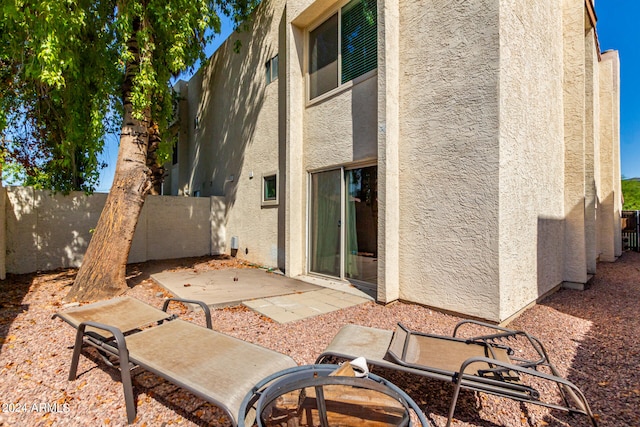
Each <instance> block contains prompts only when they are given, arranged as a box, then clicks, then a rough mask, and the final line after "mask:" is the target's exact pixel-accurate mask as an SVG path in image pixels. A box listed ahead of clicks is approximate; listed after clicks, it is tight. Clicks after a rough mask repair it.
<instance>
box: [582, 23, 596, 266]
mask: <svg viewBox="0 0 640 427" xmlns="http://www.w3.org/2000/svg"><path fill="white" fill-rule="evenodd" d="M598 53H599V52H598V51H597V46H596V38H595V29H594V28H593V27H590V28H589V29H588V31H587V33H586V35H585V72H586V73H585V77H586V79H585V144H584V145H585V149H584V152H585V177H584V180H585V225H584V228H585V247H586V250H585V253H586V263H587V273H589V274H595V273H596V267H597V259H598V235H597V229H598V228H597V218H598V209H599V208H598V204H599V202H598V193H597V191H598V186H597V182H598V181H599V179H600V172H599V168H598V167H596V166H597V165H599V162H600V152H599V151H600V141H599V138H600V135H599V132H600V131H599V129H600V123H599V119H598V117H599V114H600V97H599V91H600V84H599V75H598V69H599V66H598Z"/></svg>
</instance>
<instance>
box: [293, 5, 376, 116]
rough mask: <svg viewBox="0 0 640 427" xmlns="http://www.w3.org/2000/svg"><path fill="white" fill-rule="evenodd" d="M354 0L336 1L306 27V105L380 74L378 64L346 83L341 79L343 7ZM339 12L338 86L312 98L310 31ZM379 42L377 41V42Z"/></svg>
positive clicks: (304, 67)
mask: <svg viewBox="0 0 640 427" xmlns="http://www.w3.org/2000/svg"><path fill="white" fill-rule="evenodd" d="M351 1H352V0H342V1H340V2H338V3H336V5H335V6H333V7H332V8H330V9H328V10H326V11H325V12H323V13H322V14H321V15H320V16H319V17H318V18H316V19H314V20H313V21H312V23H311V24H310V25H308V26H307V27H306V28H305V29H304V46H303V67H302V73H303V76H304V84H305V88H304V92H305V106H307V107H308V106H311V105H313V104H316V103H318V102H321V101H323V100H325V99H327V98H330V97H332V96H335V95H337V94H338V93H341V92H344V91H346V90H348V89H350V88H352V87H353V86H354V85H356V84H358V83H360V82H362V81H364V80H367V79H369V78H371V77H373V76H374V75H377V74H378V66H377V65H376V68H375V69H373V70H371V71H368V72H366V73H365V74H362V75H360V76H358V77H356V78H355V79H352V80H349V81H348V82H346V83H340V81H341V80H342V37H341V35H342V8H343V7H344V6H346V5H347V4H349V3H350V2H351ZM335 14H337V15H338V57H337V59H336V60H337V61H338V64H337V65H338V86H336V87H335V88H334V89H331V90H330V91H328V92H325V93H323V94H322V95H318V96H316V97H315V98H313V99H311V94H310V93H309V91H310V86H311V85H310V84H309V33H311V32H312V31H313V30H315V29H316V28H318V27H319V26H320V25H322V24H324V23H325V21H327V20H328V19H329V18H331V17H332V16H333V15H335ZM376 20H377V16H376ZM376 43H377V42H376Z"/></svg>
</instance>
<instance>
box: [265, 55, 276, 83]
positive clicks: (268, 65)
mask: <svg viewBox="0 0 640 427" xmlns="http://www.w3.org/2000/svg"><path fill="white" fill-rule="evenodd" d="M274 62H275V63H276V64H278V70H276V72H275V73H274V72H273V64H274ZM265 68H266V75H267V85H269V84H271V83H273V82H274V81H276V80H278V72H279V69H280V63H279V59H278V54H276V55H275V56H273V57H272V58H271V59H269V60H268V61H267V62H266V63H265Z"/></svg>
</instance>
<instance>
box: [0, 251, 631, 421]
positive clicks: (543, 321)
mask: <svg viewBox="0 0 640 427" xmlns="http://www.w3.org/2000/svg"><path fill="white" fill-rule="evenodd" d="M235 267H238V265H237V264H234V263H233V262H219V261H215V262H214V261H208V260H202V259H198V260H191V261H182V262H181V264H180V265H176V264H175V263H174V264H172V263H171V262H153V263H145V264H140V265H135V266H131V269H130V271H131V279H130V283H131V286H132V288H131V289H130V290H129V292H128V294H129V295H131V296H133V297H136V298H139V299H141V300H143V301H146V302H148V303H150V304H152V305H155V306H159V305H160V304H161V302H162V300H163V298H164V296H167V295H168V292H167V291H166V290H164V289H162V288H160V287H158V286H157V285H156V284H155V283H154V282H153V281H152V280H151V275H153V274H156V273H159V272H161V271H165V270H169V269H174V270H176V271H178V270H192V271H195V270H197V271H201V270H206V269H219V270H220V269H225V268H235ZM74 275H75V270H63V271H58V272H49V273H41V274H30V275H19V276H9V278H8V279H7V280H5V281H3V282H0V294H2V295H3V298H2V302H1V303H0V304H1V307H0V396H2V404H6V409H7V410H5V411H3V412H2V413H0V425H3V426H21V425H57V426H76V425H123V424H124V423H125V422H126V418H125V416H124V410H123V408H124V402H123V399H122V389H121V385H120V383H119V381H118V379H117V378H118V375H117V373H116V372H115V371H114V370H112V369H111V368H107V367H106V366H105V365H104V364H103V363H102V362H101V361H99V359H96V360H92V361H87V360H86V359H84V358H81V363H80V367H79V374H80V375H79V378H78V379H77V380H76V381H74V382H68V381H67V373H68V369H69V360H70V356H71V350H70V348H69V346H71V345H72V343H73V332H72V330H71V328H68V327H63V325H62V324H61V323H60V321H58V320H51V315H52V314H53V313H54V312H56V311H59V310H60V309H61V308H62V303H61V299H62V297H63V296H64V295H65V294H66V292H67V290H68V287H69V285H70V284H71V282H72V280H73V277H74ZM638 300H640V254H639V253H631V252H626V253H624V254H623V256H622V257H621V258H620V259H619V260H618V261H617V262H615V263H601V264H599V265H598V274H597V275H596V277H595V279H594V282H593V285H592V286H591V287H590V288H589V289H587V290H586V291H584V292H579V291H574V290H560V291H559V292H557V293H555V294H553V295H551V296H550V297H549V298H547V299H545V300H544V301H542V302H541V303H540V304H538V305H536V306H534V307H532V308H530V309H528V310H527V311H525V312H524V313H523V314H522V315H521V316H520V317H519V318H517V319H516V320H515V321H514V322H513V323H512V324H511V325H510V326H511V327H513V328H519V329H524V330H527V331H528V332H530V333H531V334H533V335H536V336H538V337H539V338H540V339H541V340H542V341H543V342H544V343H545V344H546V345H547V348H549V349H550V353H551V354H550V357H551V359H552V360H553V361H554V362H555V363H556V365H557V367H558V368H559V370H560V371H561V373H562V375H564V376H566V377H567V378H568V379H569V380H570V381H572V382H574V383H576V384H577V385H578V386H579V387H580V388H581V389H582V390H583V391H584V393H585V395H586V396H587V398H588V399H589V403H590V404H591V406H592V408H593V410H594V412H595V413H596V414H597V415H598V417H599V422H600V426H605V427H606V426H611V427H614V426H616V427H617V426H632V425H640V414H639V413H638V409H637V408H638V407H640V389H639V388H638V384H640V374H639V373H638V371H637V361H638V358H639V357H640V342H638V340H637V337H638V335H639V333H640V320H639V319H638V308H637V301H638ZM182 317H183V318H186V319H192V320H194V321H195V322H197V323H200V324H204V322H203V318H202V317H203V316H202V315H201V313H199V312H197V311H195V312H186V310H185V313H184V314H183V316H182ZM399 321H401V322H403V323H404V324H406V325H407V326H408V327H410V328H414V329H419V330H423V331H429V332H434V333H443V334H444V333H450V332H451V329H452V327H453V325H454V324H455V323H456V322H457V321H458V318H457V317H455V316H451V315H446V314H443V313H440V312H436V311H433V310H430V309H429V308H426V307H421V306H417V305H412V304H404V303H394V304H391V305H388V306H381V305H377V304H375V303H373V302H365V303H363V304H359V305H355V306H352V307H348V308H345V309H340V310H335V311H331V312H328V313H326V314H321V315H317V316H313V317H308V318H305V319H302V320H298V321H290V322H286V323H278V322H275V321H273V320H272V319H270V318H269V317H265V316H263V315H261V314H259V313H257V312H255V311H253V310H251V309H249V308H247V307H245V306H235V307H226V308H221V309H218V310H215V311H214V321H213V327H214V329H216V330H219V331H221V332H224V333H227V334H229V335H232V336H235V337H238V338H241V339H243V340H246V341H249V342H254V343H256V344H260V345H263V346H265V347H269V348H272V349H274V350H277V351H280V352H283V353H286V354H289V355H290V356H292V357H293V358H294V360H295V361H296V362H297V363H299V364H308V363H312V362H313V361H314V360H315V358H316V357H317V356H318V354H319V353H320V352H321V351H322V349H324V348H325V347H326V346H327V344H328V343H329V342H330V341H331V339H332V338H333V336H335V334H336V333H337V331H338V330H339V329H340V328H341V327H342V326H343V325H345V324H348V323H353V324H359V325H364V326H372V327H377V328H384V329H389V330H391V329H393V327H394V326H395V324H396V323H397V322H399ZM176 351H179V350H178V349H176ZM89 355H91V354H90V353H89ZM83 359H84V361H83ZM96 363H97V366H96ZM377 373H378V374H379V375H381V376H383V377H386V378H387V379H389V380H391V381H392V382H393V383H395V384H396V385H398V386H400V387H401V388H403V389H404V390H405V391H407V392H408V393H409V394H410V395H411V397H413V398H414V399H415V400H416V401H417V402H418V404H419V405H420V406H421V407H422V408H423V409H424V411H425V413H426V415H427V417H428V418H429V420H430V422H431V423H432V424H433V425H435V426H443V425H444V423H445V418H446V412H447V409H448V402H449V399H450V396H451V394H450V393H451V387H449V386H448V385H447V384H445V385H441V384H439V383H434V382H432V381H427V380H425V379H421V378H416V377H414V376H411V375H403V374H397V373H393V372H384V371H378V372H377ZM134 388H135V397H136V399H137V404H138V409H139V411H138V413H139V416H138V419H137V420H136V423H135V424H134V425H139V426H142V425H162V424H165V425H173V424H178V425H187V426H191V425H214V426H222V425H228V423H227V422H228V420H226V419H225V417H224V416H223V414H222V413H221V412H219V411H218V410H217V408H215V407H214V406H212V405H210V404H207V403H205V402H203V401H201V400H199V399H197V398H196V397H194V396H193V395H191V394H189V393H188V392H185V391H184V390H181V389H180V388H177V387H175V386H173V385H171V384H169V383H167V382H165V381H163V380H161V379H160V378H158V377H156V376H155V375H153V374H149V373H147V372H137V371H134ZM461 399H462V400H461V401H460V406H459V411H457V412H456V420H457V422H456V423H455V424H454V425H455V426H478V427H492V426H516V425H517V426H521V425H525V426H543V425H551V426H581V425H586V424H584V422H583V420H582V419H580V417H571V416H567V415H564V414H561V413H557V412H554V411H551V412H549V411H546V410H542V409H539V408H536V407H533V406H525V405H520V404H518V403H516V402H512V401H508V400H505V399H497V398H494V397H491V396H486V395H482V394H481V395H479V396H476V395H474V394H473V393H465V394H463V395H462V397H461ZM10 403H11V405H12V406H11V407H10V406H9V404H10ZM10 408H11V409H13V411H9V409H10ZM16 408H17V409H16ZM3 409H4V408H3Z"/></svg>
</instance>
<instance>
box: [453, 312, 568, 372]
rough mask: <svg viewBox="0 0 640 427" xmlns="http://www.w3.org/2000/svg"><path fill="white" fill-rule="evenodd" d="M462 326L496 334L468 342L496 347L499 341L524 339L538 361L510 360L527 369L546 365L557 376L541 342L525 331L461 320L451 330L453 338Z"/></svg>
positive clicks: (480, 336)
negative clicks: (491, 331)
mask: <svg viewBox="0 0 640 427" xmlns="http://www.w3.org/2000/svg"><path fill="white" fill-rule="evenodd" d="M464 325H478V326H482V327H484V328H487V329H492V330H494V331H496V333H493V334H487V335H476V336H473V337H470V338H468V341H470V342H474V341H475V342H477V341H482V342H485V343H490V344H493V345H496V344H497V345H498V346H500V344H499V343H500V342H501V341H510V340H512V339H513V340H514V341H515V339H517V338H518V337H522V338H524V340H525V341H526V342H527V343H528V344H529V346H530V347H531V348H532V349H533V350H534V351H535V352H536V353H537V354H538V356H539V359H538V360H529V359H523V358H519V357H512V359H513V360H516V361H519V362H523V363H522V365H520V366H525V367H529V368H531V367H535V366H538V365H547V366H549V367H550V368H551V370H552V371H553V374H554V375H557V372H556V370H555V367H553V365H551V362H550V361H549V354H548V353H547V350H546V349H545V348H544V345H543V344H542V342H541V341H540V340H539V339H538V338H536V337H534V336H533V335H529V334H528V333H527V332H525V331H519V330H515V329H508V328H503V327H501V326H498V325H492V324H489V323H485V322H480V321H477V320H471V319H467V320H462V321H460V322H458V323H457V324H456V326H455V328H454V329H453V336H454V337H455V336H456V334H457V333H458V332H459V330H460V327H461V326H464ZM509 349H511V347H510V346H509Z"/></svg>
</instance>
